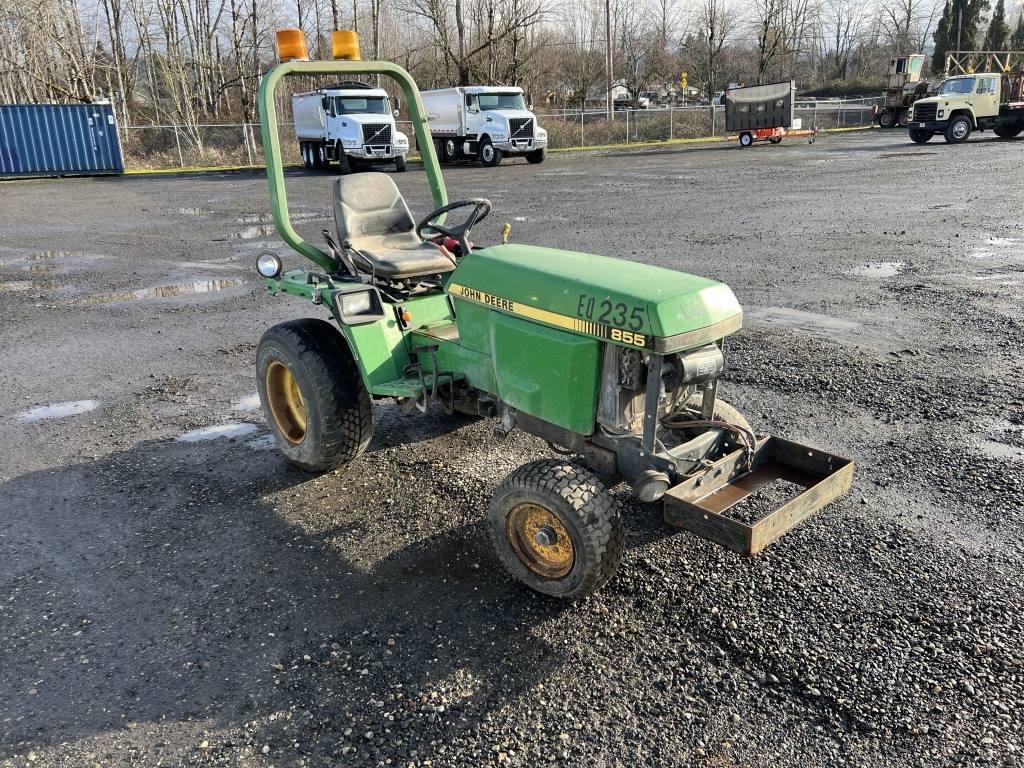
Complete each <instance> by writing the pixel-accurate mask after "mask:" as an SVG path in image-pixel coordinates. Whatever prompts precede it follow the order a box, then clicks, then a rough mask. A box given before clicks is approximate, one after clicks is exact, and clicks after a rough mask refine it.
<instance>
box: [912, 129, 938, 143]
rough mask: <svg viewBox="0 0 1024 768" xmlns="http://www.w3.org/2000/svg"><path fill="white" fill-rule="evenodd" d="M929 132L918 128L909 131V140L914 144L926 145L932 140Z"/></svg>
mask: <svg viewBox="0 0 1024 768" xmlns="http://www.w3.org/2000/svg"><path fill="white" fill-rule="evenodd" d="M932 135H933V134H932V132H931V131H922V130H921V129H920V128H911V129H910V140H911V141H912V142H914V143H915V144H927V143H928V142H929V141H931V140H932Z"/></svg>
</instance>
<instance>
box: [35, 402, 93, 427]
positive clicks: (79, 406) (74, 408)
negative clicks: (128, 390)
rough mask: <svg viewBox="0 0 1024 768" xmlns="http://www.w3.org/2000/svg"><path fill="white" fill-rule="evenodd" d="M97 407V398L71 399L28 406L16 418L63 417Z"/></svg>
mask: <svg viewBox="0 0 1024 768" xmlns="http://www.w3.org/2000/svg"><path fill="white" fill-rule="evenodd" d="M99 407H100V401H99V400H71V401H69V402H66V403H51V404H49V405H37V406H36V407H35V408H29V409H28V410H27V411H22V412H21V413H20V414H18V420H19V421H23V422H25V423H31V422H35V421H46V420H48V419H64V418H67V417H68V416H77V415H78V414H80V413H88V412H89V411H95V410H96V409H97V408H99Z"/></svg>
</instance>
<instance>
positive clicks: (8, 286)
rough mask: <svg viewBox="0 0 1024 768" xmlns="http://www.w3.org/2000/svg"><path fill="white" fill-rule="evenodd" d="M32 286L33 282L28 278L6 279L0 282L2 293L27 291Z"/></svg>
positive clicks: (0, 291)
mask: <svg viewBox="0 0 1024 768" xmlns="http://www.w3.org/2000/svg"><path fill="white" fill-rule="evenodd" d="M31 287H32V283H31V282H30V281H28V280H6V281H4V282H0V293H17V292H19V291H27V290H28V289H29V288H31Z"/></svg>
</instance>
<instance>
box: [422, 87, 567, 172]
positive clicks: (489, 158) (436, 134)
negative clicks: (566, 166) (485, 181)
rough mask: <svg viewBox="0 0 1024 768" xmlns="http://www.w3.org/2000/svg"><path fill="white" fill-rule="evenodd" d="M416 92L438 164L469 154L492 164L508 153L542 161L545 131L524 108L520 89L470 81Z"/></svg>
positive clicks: (523, 99)
mask: <svg viewBox="0 0 1024 768" xmlns="http://www.w3.org/2000/svg"><path fill="white" fill-rule="evenodd" d="M420 96H421V98H422V99H423V105H424V107H425V108H426V110H427V119H428V120H429V121H430V133H431V135H432V136H433V138H434V143H435V145H436V147H437V152H438V155H439V156H440V159H441V161H442V162H447V163H451V162H455V161H457V160H463V159H466V158H473V157H475V158H477V159H479V161H480V163H481V164H482V165H485V166H488V167H493V166H496V165H498V164H500V163H501V161H502V158H503V157H505V156H509V155H522V156H524V157H525V158H526V159H527V160H528V161H529V162H531V163H541V162H543V161H544V151H545V149H546V148H547V144H548V133H547V131H545V130H544V129H543V128H541V127H540V126H539V125H538V124H537V116H536V115H535V114H534V113H533V112H532V111H530V109H529V108H528V107H527V105H526V100H525V98H524V96H523V89H522V88H515V87H505V86H485V85H472V86H465V87H461V88H441V89H438V90H434V91H422V92H421V93H420Z"/></svg>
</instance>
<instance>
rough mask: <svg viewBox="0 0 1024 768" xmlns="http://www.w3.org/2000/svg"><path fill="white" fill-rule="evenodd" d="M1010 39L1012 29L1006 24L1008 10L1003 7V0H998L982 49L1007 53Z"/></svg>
mask: <svg viewBox="0 0 1024 768" xmlns="http://www.w3.org/2000/svg"><path fill="white" fill-rule="evenodd" d="M1009 38H1010V27H1009V25H1008V24H1007V23H1006V10H1005V8H1004V7H1003V0H996V8H995V10H994V11H992V21H991V22H989V25H988V32H987V33H986V34H985V42H983V43H982V44H981V47H982V49H984V50H986V51H1005V50H1006V43H1007V41H1008V40H1009Z"/></svg>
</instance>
